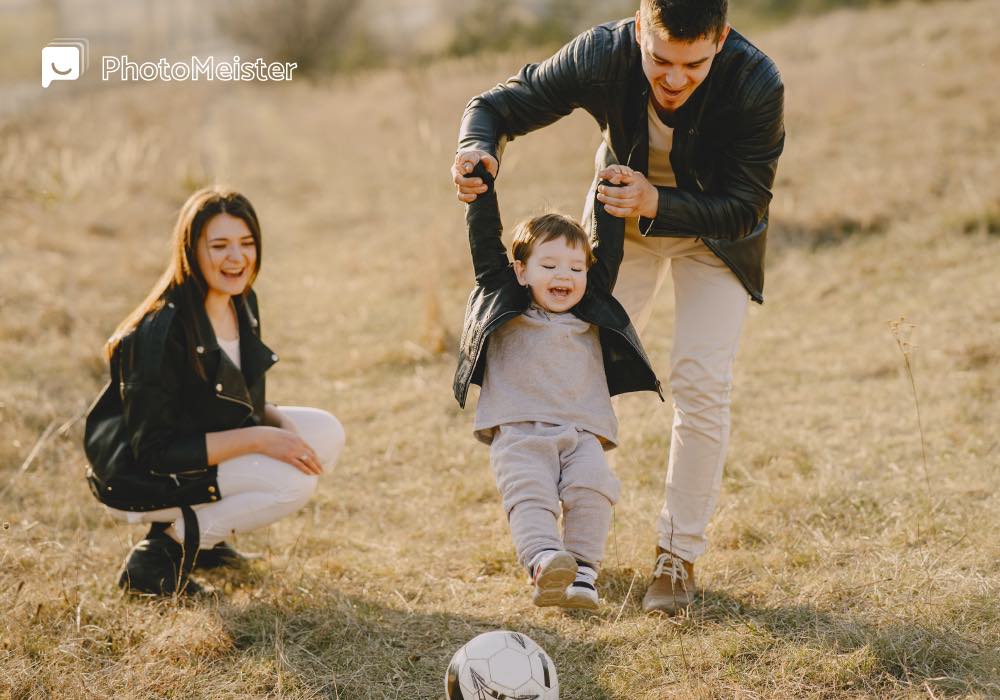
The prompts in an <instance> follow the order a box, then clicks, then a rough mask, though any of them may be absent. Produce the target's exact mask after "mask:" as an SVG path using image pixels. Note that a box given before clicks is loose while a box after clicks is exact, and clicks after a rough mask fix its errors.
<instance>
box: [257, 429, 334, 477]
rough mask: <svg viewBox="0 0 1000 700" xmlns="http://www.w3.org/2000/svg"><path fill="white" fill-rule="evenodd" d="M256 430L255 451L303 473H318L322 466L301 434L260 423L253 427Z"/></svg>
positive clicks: (320, 471)
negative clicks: (260, 424)
mask: <svg viewBox="0 0 1000 700" xmlns="http://www.w3.org/2000/svg"><path fill="white" fill-rule="evenodd" d="M254 430H255V431H256V435H255V438H256V442H257V449H256V450H255V451H256V452H259V453H261V454H265V455H267V456H268V457H273V458H274V459H280V460H281V461H282V462H286V463H288V464H291V465H292V466H293V467H295V468H296V469H298V470H299V471H300V472H303V473H305V474H314V475H319V474H322V473H323V467H322V466H321V465H320V463H319V458H318V457H317V456H316V453H315V452H314V451H313V448H311V447H310V446H309V443H307V442H306V441H305V440H303V439H302V436H301V435H299V434H298V433H296V432H294V431H292V430H286V429H285V428H274V427H271V426H267V425H262V426H258V427H256V428H254Z"/></svg>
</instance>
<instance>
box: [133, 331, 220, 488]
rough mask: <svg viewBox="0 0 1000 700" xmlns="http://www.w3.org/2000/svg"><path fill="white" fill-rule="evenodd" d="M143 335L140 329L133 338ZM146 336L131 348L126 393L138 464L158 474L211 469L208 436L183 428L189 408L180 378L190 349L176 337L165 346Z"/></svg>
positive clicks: (134, 339)
mask: <svg viewBox="0 0 1000 700" xmlns="http://www.w3.org/2000/svg"><path fill="white" fill-rule="evenodd" d="M140 326H141V324H140ZM140 333H141V327H140V330H137V331H136V333H135V334H134V336H139V335H140ZM142 340H143V338H141V337H138V338H137V337H133V338H132V339H131V341H132V343H131V344H130V345H131V347H129V348H127V352H128V357H127V358H126V359H125V372H124V377H125V387H124V392H123V396H122V408H123V415H124V420H125V429H126V431H127V433H128V436H129V444H130V446H131V448H132V454H133V455H134V456H135V459H136V462H137V463H138V465H139V467H140V468H141V469H144V470H148V471H150V472H153V473H155V474H178V473H181V472H190V471H198V470H204V469H207V468H208V466H209V464H208V449H207V446H206V444H205V434H204V433H194V434H181V433H179V432H178V426H179V425H181V417H182V412H183V410H184V408H183V403H182V396H181V381H180V380H181V376H182V372H183V371H184V368H185V366H186V365H187V362H188V361H187V358H186V349H185V348H184V346H183V345H182V344H181V343H179V342H178V341H177V339H176V338H174V337H173V336H168V337H167V339H166V343H165V345H164V346H163V348H162V349H161V348H153V347H149V344H144V343H143V342H142ZM188 371H191V370H188Z"/></svg>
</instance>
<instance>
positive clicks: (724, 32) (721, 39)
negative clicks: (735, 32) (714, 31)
mask: <svg viewBox="0 0 1000 700" xmlns="http://www.w3.org/2000/svg"><path fill="white" fill-rule="evenodd" d="M732 28H733V25H731V24H729V22H726V26H725V27H723V28H722V33H721V34H719V41H717V42H716V45H715V53H719V52H720V51H722V46H723V45H724V44H725V43H726V37H727V36H729V30H730V29H732Z"/></svg>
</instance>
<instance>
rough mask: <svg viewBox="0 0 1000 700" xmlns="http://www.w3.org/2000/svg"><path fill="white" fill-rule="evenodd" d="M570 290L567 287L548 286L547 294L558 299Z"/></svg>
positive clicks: (562, 297) (564, 296)
mask: <svg viewBox="0 0 1000 700" xmlns="http://www.w3.org/2000/svg"><path fill="white" fill-rule="evenodd" d="M571 291H572V290H571V289H570V288H569V287H549V294H551V295H552V296H554V297H557V298H559V299H565V298H566V297H568V296H569V295H570V292H571Z"/></svg>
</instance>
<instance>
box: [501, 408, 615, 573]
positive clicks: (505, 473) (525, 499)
mask: <svg viewBox="0 0 1000 700" xmlns="http://www.w3.org/2000/svg"><path fill="white" fill-rule="evenodd" d="M490 464H491V465H492V467H493V474H494V476H495V477H496V482H497V488H498V489H499V490H500V494H501V496H503V505H504V509H505V510H506V511H507V518H508V519H509V520H510V530H511V535H512V537H513V540H514V548H515V550H516V551H517V557H518V560H519V561H520V562H521V563H522V564H523V565H524V566H526V567H527V566H528V565H529V564H530V562H531V560H532V559H533V558H534V557H535V556H536V555H537V554H539V553H540V552H542V551H544V550H547V549H565V550H566V551H568V552H569V553H570V554H572V555H573V556H575V557H576V558H577V559H578V560H580V561H585V562H588V563H590V564H592V565H594V566H595V567H596V566H598V565H599V564H600V562H601V561H602V560H603V559H604V545H605V542H606V541H607V539H608V530H609V528H610V526H611V507H612V506H613V505H614V504H615V503H616V502H617V501H618V496H619V494H620V492H621V486H620V484H619V482H618V478H617V477H616V476H615V475H614V473H613V472H612V471H611V469H610V467H609V466H608V461H607V459H605V457H604V448H603V446H602V445H601V441H600V440H599V439H598V438H597V436H595V435H594V434H593V433H589V432H587V431H585V430H577V429H576V428H574V427H567V426H563V425H552V424H551V423H507V424H504V425H501V426H499V427H498V428H497V431H496V434H495V435H494V437H493V443H492V446H491V447H490ZM560 501H562V513H563V532H562V537H560V536H559V525H558V520H559V510H560V508H559V505H560Z"/></svg>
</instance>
